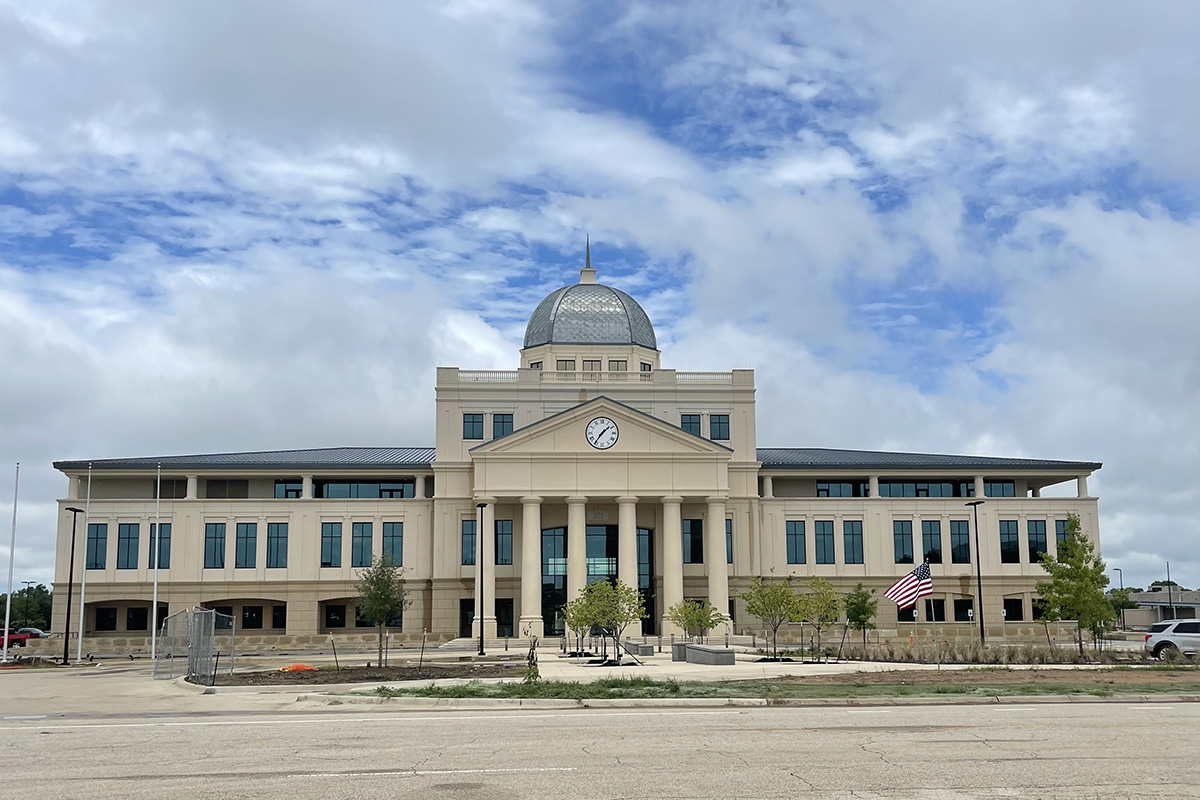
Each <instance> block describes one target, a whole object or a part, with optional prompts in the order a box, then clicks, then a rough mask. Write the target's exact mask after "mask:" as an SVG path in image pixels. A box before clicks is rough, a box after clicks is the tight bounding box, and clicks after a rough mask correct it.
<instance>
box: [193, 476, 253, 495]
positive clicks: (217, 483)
mask: <svg viewBox="0 0 1200 800" xmlns="http://www.w3.org/2000/svg"><path fill="white" fill-rule="evenodd" d="M204 496H205V497H207V498H209V499H217V500H224V499H227V498H228V499H238V498H246V497H249V496H250V481H248V480H240V481H239V480H211V481H207V482H205V488H204Z"/></svg>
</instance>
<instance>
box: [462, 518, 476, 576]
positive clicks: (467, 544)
mask: <svg viewBox="0 0 1200 800" xmlns="http://www.w3.org/2000/svg"><path fill="white" fill-rule="evenodd" d="M462 563H463V566H464V567H470V566H474V565H475V520H473V519H464V520H463V521H462Z"/></svg>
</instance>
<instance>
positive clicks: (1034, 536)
mask: <svg viewBox="0 0 1200 800" xmlns="http://www.w3.org/2000/svg"><path fill="white" fill-rule="evenodd" d="M1027 522H1028V526H1029V563H1030V564H1040V563H1041V561H1042V553H1044V552H1046V520H1044V519H1031V520H1027Z"/></svg>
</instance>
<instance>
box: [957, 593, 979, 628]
mask: <svg viewBox="0 0 1200 800" xmlns="http://www.w3.org/2000/svg"><path fill="white" fill-rule="evenodd" d="M974 608H975V601H974V600H972V599H971V598H969V597H965V598H964V597H959V598H956V599H955V600H954V621H955V622H970V621H971V620H972V619H973V618H974Z"/></svg>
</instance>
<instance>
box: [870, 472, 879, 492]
mask: <svg viewBox="0 0 1200 800" xmlns="http://www.w3.org/2000/svg"><path fill="white" fill-rule="evenodd" d="M867 481H869V483H870V486H869V487H868V489H867V493H868V494H869V495H871V497H879V476H878V475H871V476H869V477H868V478H867Z"/></svg>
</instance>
